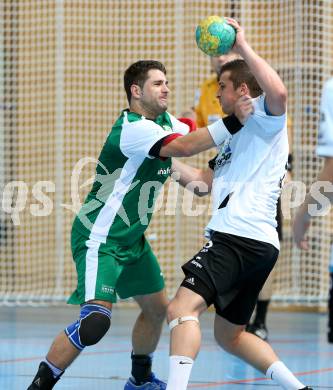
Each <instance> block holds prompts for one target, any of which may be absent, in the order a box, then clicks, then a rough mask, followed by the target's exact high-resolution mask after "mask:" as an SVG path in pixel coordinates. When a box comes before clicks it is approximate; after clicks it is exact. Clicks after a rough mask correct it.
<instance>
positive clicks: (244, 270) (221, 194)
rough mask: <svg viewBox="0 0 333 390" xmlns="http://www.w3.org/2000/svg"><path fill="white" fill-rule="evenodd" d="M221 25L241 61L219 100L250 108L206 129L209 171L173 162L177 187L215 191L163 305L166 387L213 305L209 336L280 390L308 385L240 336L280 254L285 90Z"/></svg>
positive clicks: (187, 365)
mask: <svg viewBox="0 0 333 390" xmlns="http://www.w3.org/2000/svg"><path fill="white" fill-rule="evenodd" d="M227 21H228V23H230V24H231V25H232V26H233V27H234V28H235V29H236V31H237V35H236V42H235V45H234V50H235V51H236V52H238V53H239V54H240V55H241V57H242V58H243V59H244V60H235V61H232V62H229V63H227V64H225V65H224V66H223V67H222V69H221V73H220V77H219V86H220V88H219V90H218V93H217V97H218V99H219V101H220V103H221V105H222V108H223V110H224V112H226V113H227V114H228V115H229V114H232V113H233V112H234V104H235V102H236V100H237V99H238V98H239V97H240V96H242V95H244V96H247V95H249V96H251V97H252V98H253V106H254V111H253V113H252V115H250V117H249V119H248V120H247V121H246V122H245V125H244V127H243V128H242V129H240V131H239V132H237V133H235V134H233V135H230V134H226V135H225V137H224V138H222V135H221V134H222V133H221V128H223V127H224V123H225V122H223V121H222V120H219V121H217V122H215V123H214V124H212V125H210V126H208V130H209V131H210V134H211V136H212V138H213V139H214V140H215V143H216V144H217V145H220V147H219V151H218V155H217V157H216V158H215V159H214V160H212V161H211V162H210V168H211V171H209V170H198V169H194V168H193V169H191V168H189V167H187V166H185V165H184V164H182V163H180V162H178V164H176V163H175V164H174V168H176V169H177V170H178V171H179V172H180V174H181V183H182V184H183V185H186V184H187V183H189V182H191V181H192V180H193V179H195V180H201V181H203V182H204V183H205V184H206V190H207V189H208V190H209V189H210V188H211V192H212V196H213V216H212V218H211V220H210V222H209V223H208V225H207V233H208V235H209V237H210V241H208V242H207V244H206V245H205V246H204V247H203V248H202V250H201V251H200V252H198V253H197V254H196V255H195V256H194V257H193V258H192V259H191V260H190V261H189V262H187V263H186V264H185V265H184V266H183V271H184V273H185V279H184V281H183V282H182V284H181V286H180V288H179V290H178V292H177V294H176V296H175V298H174V299H173V300H172V301H171V303H170V304H169V307H168V314H167V317H168V322H169V327H170V330H171V345H170V369H169V378H168V384H167V390H176V389H177V390H185V389H186V388H187V384H188V381H189V376H190V372H191V369H192V365H193V362H194V359H195V357H196V355H197V353H198V351H199V348H200V339H201V333H200V327H199V316H200V315H201V313H202V312H204V311H205V310H206V309H207V308H208V306H210V305H211V304H214V306H215V309H216V316H215V324H214V330H215V338H216V340H217V342H218V343H219V345H220V346H221V347H223V348H224V349H225V350H226V351H228V352H230V353H232V354H234V355H236V356H238V357H239V358H241V359H243V360H245V361H246V362H248V363H250V364H251V365H252V366H254V367H255V368H256V369H258V370H260V371H261V372H263V373H265V374H266V375H267V378H271V379H273V380H275V381H276V382H277V383H278V384H279V385H280V386H282V387H283V388H285V389H288V390H298V389H309V388H308V387H305V386H304V384H302V383H301V382H300V381H299V380H298V379H297V378H296V377H295V376H294V375H293V374H292V373H291V372H290V371H289V370H288V368H287V367H286V366H285V365H284V364H283V363H282V362H281V361H280V360H279V358H278V357H277V355H276V354H275V352H274V351H273V349H272V348H271V346H270V345H269V344H268V343H266V342H265V341H263V340H261V339H260V338H258V337H256V336H254V335H253V334H251V333H248V332H245V325H246V324H247V323H248V321H249V319H250V316H251V313H252V311H253V309H254V306H255V303H256V299H257V297H258V294H259V292H260V290H261V288H262V286H263V284H264V282H265V280H266V279H267V277H268V275H269V273H270V271H271V270H272V268H273V266H274V264H275V262H276V259H277V257H278V253H279V241H278V237H277V231H276V219H275V216H276V203H277V200H278V197H279V194H280V191H281V182H282V180H283V176H284V174H285V165H286V162H287V157H288V141H287V130H286V114H285V112H286V100H287V91H286V88H285V86H284V84H283V82H282V80H281V79H280V77H279V76H278V74H277V73H276V72H275V71H274V70H273V69H272V68H271V67H270V66H269V65H268V64H267V63H266V62H265V61H264V60H263V59H262V58H261V57H259V56H258V55H257V54H256V53H255V52H254V51H253V49H252V48H251V47H250V46H249V44H248V43H247V42H246V40H245V36H244V32H243V30H242V28H241V27H240V25H239V24H238V23H237V22H236V21H235V20H233V19H229V18H227ZM222 140H223V142H221V141H222ZM162 150H163V149H162ZM197 191H198V190H197Z"/></svg>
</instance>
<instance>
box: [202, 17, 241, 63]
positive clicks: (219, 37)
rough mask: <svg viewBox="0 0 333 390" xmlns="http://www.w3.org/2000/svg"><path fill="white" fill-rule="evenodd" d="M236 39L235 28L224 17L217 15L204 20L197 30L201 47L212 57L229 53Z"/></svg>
mask: <svg viewBox="0 0 333 390" xmlns="http://www.w3.org/2000/svg"><path fill="white" fill-rule="evenodd" d="M235 39H236V31H235V29H234V28H233V27H232V26H231V25H230V24H228V23H227V22H226V21H225V19H224V18H220V17H219V16H215V15H214V16H208V18H206V19H204V20H202V21H201V22H200V23H199V25H198V27H197V29H196V31H195V40H196V42H197V45H198V47H199V49H201V50H202V51H203V52H204V53H205V54H208V55H209V56H212V57H217V56H220V55H222V54H226V53H228V51H230V50H231V48H232V46H233V44H234V43H235Z"/></svg>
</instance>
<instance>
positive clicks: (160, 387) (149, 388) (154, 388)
mask: <svg viewBox="0 0 333 390" xmlns="http://www.w3.org/2000/svg"><path fill="white" fill-rule="evenodd" d="M165 389H166V383H164V382H162V381H160V380H159V379H158V378H156V376H155V374H153V373H152V374H151V377H150V381H149V382H147V383H144V384H143V385H136V384H135V382H134V379H133V378H129V379H128V381H127V382H126V385H125V387H124V390H165Z"/></svg>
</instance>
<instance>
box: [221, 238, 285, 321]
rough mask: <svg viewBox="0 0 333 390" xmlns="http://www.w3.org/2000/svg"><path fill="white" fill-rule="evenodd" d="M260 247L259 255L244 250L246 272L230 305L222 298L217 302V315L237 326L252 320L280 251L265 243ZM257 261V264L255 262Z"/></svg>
mask: <svg viewBox="0 0 333 390" xmlns="http://www.w3.org/2000/svg"><path fill="white" fill-rule="evenodd" d="M254 245H258V248H259V247H260V250H259V249H258V253H257V252H256V251H255V250H254V251H250V252H249V251H246V250H244V255H243V257H244V259H243V261H242V263H243V268H244V272H242V274H241V276H240V278H239V281H238V282H237V283H236V284H235V286H234V287H233V290H234V292H235V294H234V296H233V298H232V300H231V301H230V302H229V304H227V305H225V304H224V303H225V302H224V301H223V299H221V298H220V296H218V297H217V299H216V301H215V308H216V312H217V314H219V315H220V316H221V317H223V318H225V319H227V320H228V321H230V322H231V323H233V324H236V325H245V324H247V323H248V321H249V320H250V318H251V315H252V312H253V310H254V308H255V305H256V302H257V299H258V295H259V293H260V291H261V289H262V287H263V285H264V284H265V282H266V280H267V278H268V277H269V275H270V272H271V271H272V269H273V267H274V265H275V263H276V260H277V257H278V253H279V252H278V250H277V249H276V248H274V247H273V246H271V245H269V244H265V243H262V244H260V243H254ZM253 260H255V262H254V261H253Z"/></svg>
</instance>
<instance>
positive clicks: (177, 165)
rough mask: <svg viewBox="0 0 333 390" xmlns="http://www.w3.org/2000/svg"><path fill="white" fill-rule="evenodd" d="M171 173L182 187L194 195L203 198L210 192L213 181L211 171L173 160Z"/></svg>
mask: <svg viewBox="0 0 333 390" xmlns="http://www.w3.org/2000/svg"><path fill="white" fill-rule="evenodd" d="M171 171H172V173H173V174H175V176H176V180H177V181H178V182H179V184H180V185H181V186H182V187H186V188H187V189H188V190H190V191H192V192H194V193H195V194H196V195H198V196H203V195H206V194H207V193H209V192H210V190H211V186H212V181H213V172H212V171H211V169H209V170H208V169H207V170H203V169H197V168H194V167H191V166H190V165H187V164H184V163H183V162H181V161H179V160H177V159H175V158H173V159H172V167H171Z"/></svg>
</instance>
